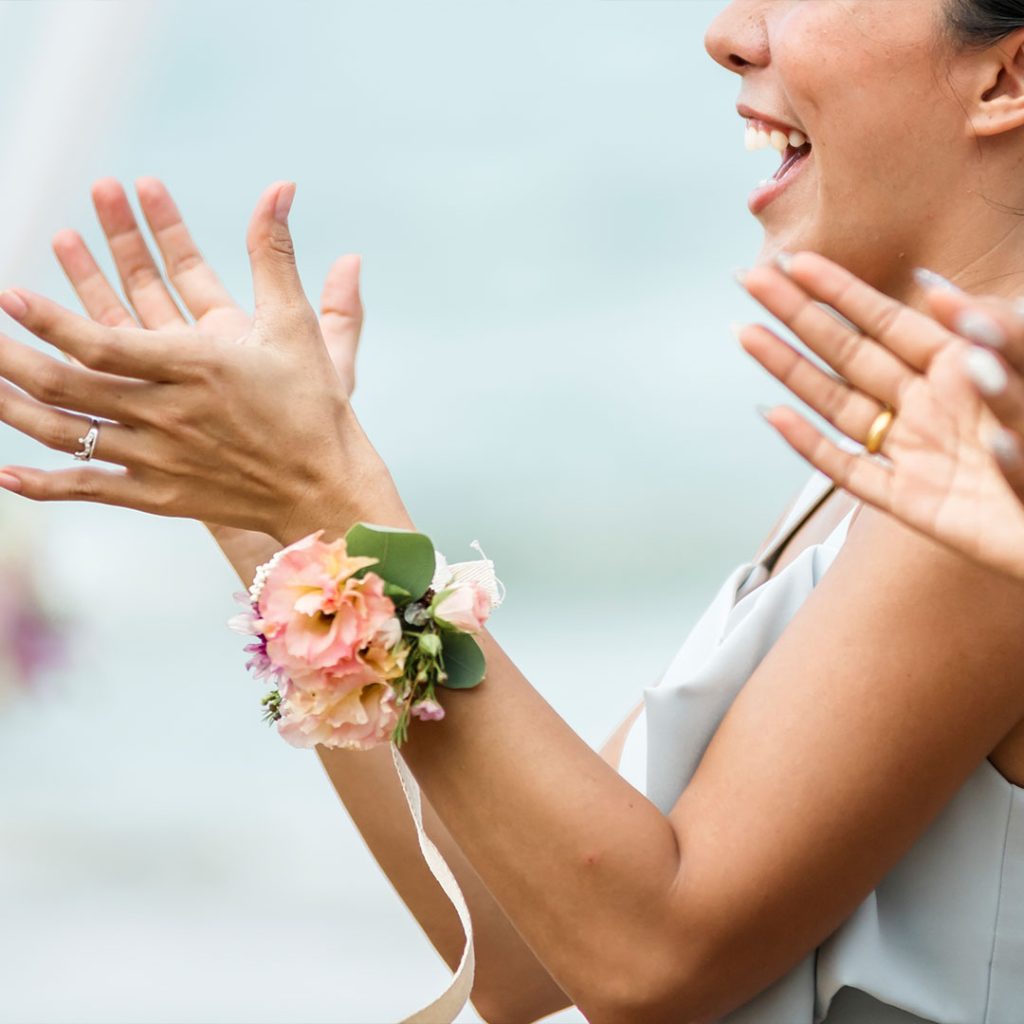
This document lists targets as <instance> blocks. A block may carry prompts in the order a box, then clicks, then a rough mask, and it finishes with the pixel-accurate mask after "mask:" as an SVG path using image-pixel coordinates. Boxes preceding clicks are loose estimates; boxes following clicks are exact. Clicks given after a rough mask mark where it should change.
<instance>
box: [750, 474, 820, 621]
mask: <svg viewBox="0 0 1024 1024" xmlns="http://www.w3.org/2000/svg"><path fill="white" fill-rule="evenodd" d="M819 479H820V486H819V487H818V488H817V489H816V490H815V489H812V488H811V484H813V483H814V482H815V481H816V480H819ZM835 490H836V485H835V484H834V483H833V482H832V481H831V480H829V479H828V477H826V476H823V475H821V476H820V477H819V476H818V475H816V476H814V477H812V478H811V481H810V482H809V483H808V484H807V485H806V486H805V487H804V489H803V491H801V492H800V494H799V496H798V497H797V500H796V502H795V503H794V505H793V508H792V509H791V510H790V512H789V514H788V515H787V516H786V517H785V518H784V519H783V521H782V523H781V525H780V526H779V529H778V530H777V531H776V533H775V536H774V537H772V539H771V540H770V541H769V542H768V544H767V545H766V547H765V549H764V551H763V552H762V553H761V556H760V558H758V559H757V560H756V561H754V562H752V563H751V566H750V571H749V572H748V573H747V575H746V576H745V577H744V578H743V580H742V582H741V583H740V585H739V587H738V588H737V590H736V594H735V598H736V600H737V601H738V600H739V599H740V598H742V597H746V596H747V594H749V593H750V592H751V591H752V590H756V589H757V588H758V587H759V586H760V585H761V584H762V583H764V582H765V580H767V579H768V578H769V577H770V576H771V574H772V570H773V569H774V568H775V564H776V562H778V560H779V558H780V557H781V556H782V552H783V551H784V550H785V549H786V545H787V544H789V542H790V541H791V540H792V539H793V538H794V537H795V536H796V534H797V533H798V532H799V530H800V529H801V528H802V527H803V526H804V525H805V524H806V522H807V521H808V520H809V519H810V518H811V516H813V515H814V513H815V512H817V511H818V509H820V508H821V506H822V505H824V504H825V502H826V501H828V499H829V498H830V497H832V495H833V494H834V493H835ZM808 492H810V495H811V501H810V502H809V504H806V505H805V504H804V500H805V496H806V495H807V494H808Z"/></svg>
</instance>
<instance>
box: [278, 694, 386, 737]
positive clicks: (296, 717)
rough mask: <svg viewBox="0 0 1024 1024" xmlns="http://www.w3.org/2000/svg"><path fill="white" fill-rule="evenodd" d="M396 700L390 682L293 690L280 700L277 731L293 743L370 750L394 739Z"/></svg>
mask: <svg viewBox="0 0 1024 1024" xmlns="http://www.w3.org/2000/svg"><path fill="white" fill-rule="evenodd" d="M394 701H395V691H394V690H393V689H392V688H391V687H390V686H389V685H388V684H387V683H377V682H374V683H370V684H368V685H367V686H364V687H362V688H361V689H357V690H351V689H350V690H345V691H342V692H337V691H334V690H332V689H331V688H330V687H324V688H322V689H321V690H320V691H318V692H316V693H309V692H306V691H303V690H293V691H292V692H291V693H290V694H289V695H288V696H287V697H286V698H285V700H284V701H283V702H282V703H281V715H282V717H281V718H280V720H279V721H278V723H277V731H278V732H279V733H280V734H281V736H282V737H283V738H284V739H285V740H287V741H288V742H289V743H290V744H291V745H292V746H293V747H306V748H309V747H315V746H316V745H317V744H321V745H322V746H325V747H342V748H347V749H350V750H369V749H370V748H371V747H375V746H377V744H379V743H386V742H388V741H389V740H390V739H391V734H392V733H393V732H394V728H395V725H396V723H397V722H398V712H397V711H396V710H395V706H394Z"/></svg>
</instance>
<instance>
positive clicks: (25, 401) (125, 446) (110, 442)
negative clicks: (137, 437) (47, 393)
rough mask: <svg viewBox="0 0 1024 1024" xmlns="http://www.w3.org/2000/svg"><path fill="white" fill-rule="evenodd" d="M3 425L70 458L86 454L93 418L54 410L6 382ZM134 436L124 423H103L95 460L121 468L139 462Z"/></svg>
mask: <svg viewBox="0 0 1024 1024" xmlns="http://www.w3.org/2000/svg"><path fill="white" fill-rule="evenodd" d="M0 421H3V422H4V423H6V424H7V425H8V426H10V427H13V428H14V429H15V430H17V431H20V432H21V433H22V434H25V435H26V436H27V437H31V438H32V439H33V440H35V441H39V442H40V443H41V444H44V445H46V447H47V448H52V449H53V450H54V451H58V452H67V453H68V454H73V453H75V452H78V451H81V450H82V448H83V445H84V444H85V435H86V433H87V432H88V431H89V429H90V427H91V426H92V420H91V418H90V417H86V416H75V415H73V414H72V413H67V412H61V411H59V410H57V409H52V408H51V407H50V406H48V405H43V404H42V403H41V402H37V401H35V399H33V398H30V397H29V396H28V395H26V394H25V393H24V392H22V391H19V390H18V389H17V388H15V387H12V386H11V385H10V384H8V383H6V382H5V381H0ZM132 433H133V432H132V431H131V430H130V429H129V428H127V427H124V426H122V425H121V424H120V423H101V424H100V426H99V436H98V438H97V440H96V445H95V447H94V448H93V458H95V459H99V460H100V461H103V462H116V463H120V464H121V465H127V464H128V463H129V462H132V461H135V460H133V456H132V452H133V448H134V447H137V446H136V445H133V443H132V441H133V438H132Z"/></svg>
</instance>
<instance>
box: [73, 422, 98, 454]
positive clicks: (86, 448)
mask: <svg viewBox="0 0 1024 1024" xmlns="http://www.w3.org/2000/svg"><path fill="white" fill-rule="evenodd" d="M99 438H100V422H99V420H94V419H90V420H89V429H88V430H87V431H86V432H85V434H84V435H83V436H82V437H80V438H79V439H78V443H79V444H80V445H81V446H82V450H81V451H78V452H72V453H71V454H72V457H73V458H75V459H77V460H78V461H79V462H88V461H89V460H90V459H91V458H92V456H93V452H95V451H96V442H97V441H99Z"/></svg>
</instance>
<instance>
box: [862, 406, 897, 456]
mask: <svg viewBox="0 0 1024 1024" xmlns="http://www.w3.org/2000/svg"><path fill="white" fill-rule="evenodd" d="M894 419H895V414H894V413H893V411H892V409H890V408H889V407H888V406H887V407H886V408H884V409H883V410H882V411H881V412H880V413H879V414H878V415H877V416H876V417H875V418H874V419H873V420H872V421H871V426H870V427H869V428H868V440H867V444H865V446H864V447H865V448H866V449H867V452H868V454H869V455H876V454H877V453H878V452H879V451H880V450H881V448H882V442H883V441H884V440H885V435H886V434H888V433H889V428H890V427H892V421H893V420H894Z"/></svg>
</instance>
